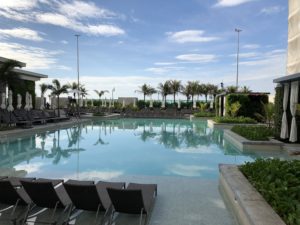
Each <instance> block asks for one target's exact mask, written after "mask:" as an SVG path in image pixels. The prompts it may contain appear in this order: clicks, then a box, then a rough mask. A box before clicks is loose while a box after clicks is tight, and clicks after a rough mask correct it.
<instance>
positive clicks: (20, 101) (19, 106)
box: [17, 94, 22, 109]
mask: <svg viewBox="0 0 300 225" xmlns="http://www.w3.org/2000/svg"><path fill="white" fill-rule="evenodd" d="M17 96H18V97H17V103H18V104H17V109H21V107H22V96H21V95H20V94H18V95H17Z"/></svg>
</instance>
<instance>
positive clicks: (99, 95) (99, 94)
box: [94, 90, 109, 111]
mask: <svg viewBox="0 0 300 225" xmlns="http://www.w3.org/2000/svg"><path fill="white" fill-rule="evenodd" d="M94 92H96V94H97V95H98V97H99V105H98V111H99V109H100V102H101V97H102V96H103V95H104V94H105V93H106V92H107V93H108V92H109V91H108V90H101V91H98V90H94Z"/></svg>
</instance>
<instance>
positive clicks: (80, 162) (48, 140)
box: [0, 119, 257, 180]
mask: <svg viewBox="0 0 300 225" xmlns="http://www.w3.org/2000/svg"><path fill="white" fill-rule="evenodd" d="M256 157H257V156H256V155H255V154H251V155H245V154H242V153H241V152H240V151H238V150H237V149H236V148H234V147H233V146H232V145H231V144H230V143H229V142H228V141H226V140H225V139H224V138H223V130H220V129H210V128H208V127H207V122H206V121H189V120H162V119H118V120H106V121H102V120H95V121H91V122H88V123H80V124H78V125H75V126H71V127H69V128H64V129H60V130H53V131H47V132H43V133H39V134H35V135H31V136H28V137H26V138H19V139H17V140H14V141H9V140H8V141H5V142H3V143H2V144H0V172H1V174H2V175H3V173H6V175H10V174H7V173H12V175H14V174H16V175H20V174H21V175H26V176H29V177H48V178H64V179H93V180H99V179H113V178H117V177H119V176H126V175H130V176H131V175H137V176H139V175H143V176H148V175H149V176H182V177H195V178H204V179H217V178H218V164H219V163H234V164H240V163H243V162H245V161H252V160H254V159H255V158H256ZM1 174H0V175H1Z"/></svg>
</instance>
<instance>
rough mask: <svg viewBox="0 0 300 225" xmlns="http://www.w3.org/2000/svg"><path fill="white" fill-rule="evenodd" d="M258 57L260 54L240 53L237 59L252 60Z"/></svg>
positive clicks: (233, 55)
mask: <svg viewBox="0 0 300 225" xmlns="http://www.w3.org/2000/svg"><path fill="white" fill-rule="evenodd" d="M230 56H231V57H236V54H231V55H230ZM257 56H260V53H258V52H245V53H240V54H239V57H240V58H254V57H257Z"/></svg>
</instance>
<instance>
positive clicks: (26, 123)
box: [0, 109, 69, 128]
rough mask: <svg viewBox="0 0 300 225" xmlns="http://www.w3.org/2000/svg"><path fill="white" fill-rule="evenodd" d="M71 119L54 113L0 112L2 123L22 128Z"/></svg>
mask: <svg viewBox="0 0 300 225" xmlns="http://www.w3.org/2000/svg"><path fill="white" fill-rule="evenodd" d="M68 119H69V117H68V116H66V115H64V116H61V117H58V116H56V114H55V112H54V111H42V110H31V111H26V110H24V109H16V110H14V111H12V112H8V111H7V110H6V109H1V110H0V123H6V124H16V125H17V126H22V127H26V128H28V127H31V126H32V124H45V123H47V122H59V121H64V120H68Z"/></svg>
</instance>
